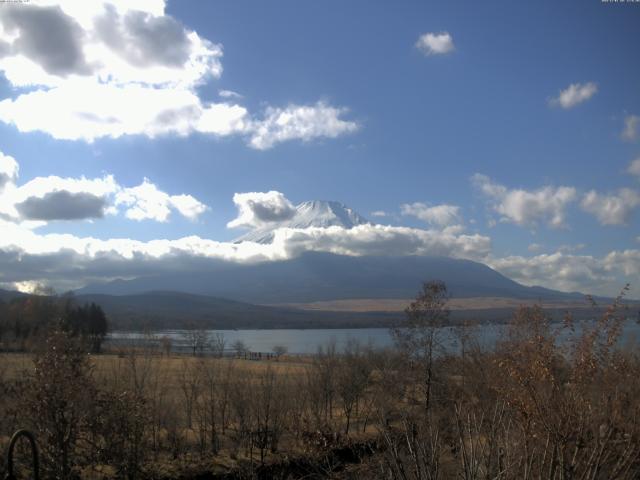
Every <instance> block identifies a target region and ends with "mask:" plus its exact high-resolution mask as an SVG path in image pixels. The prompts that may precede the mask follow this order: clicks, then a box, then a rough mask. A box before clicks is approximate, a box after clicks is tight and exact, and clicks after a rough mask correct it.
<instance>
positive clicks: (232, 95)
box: [218, 90, 243, 98]
mask: <svg viewBox="0 0 640 480" xmlns="http://www.w3.org/2000/svg"><path fill="white" fill-rule="evenodd" d="M218 95H219V96H220V97H222V98H243V96H242V95H240V94H239V93H238V92H234V91H233V90H218Z"/></svg>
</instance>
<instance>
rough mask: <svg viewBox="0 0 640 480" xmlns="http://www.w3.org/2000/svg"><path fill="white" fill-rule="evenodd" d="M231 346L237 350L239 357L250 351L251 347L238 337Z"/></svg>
mask: <svg viewBox="0 0 640 480" xmlns="http://www.w3.org/2000/svg"><path fill="white" fill-rule="evenodd" d="M231 348H232V349H233V351H235V352H236V355H237V356H238V357H241V356H242V355H245V354H246V353H247V352H248V351H249V347H248V346H247V344H246V343H244V342H243V341H242V340H240V339H238V340H236V341H235V342H233V343H232V344H231Z"/></svg>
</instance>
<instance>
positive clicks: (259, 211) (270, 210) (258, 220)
mask: <svg viewBox="0 0 640 480" xmlns="http://www.w3.org/2000/svg"><path fill="white" fill-rule="evenodd" d="M233 203H235V204H236V206H237V207H238V218H236V219H234V220H232V221H230V222H229V223H228V224H227V227H229V228H237V227H245V228H260V227H264V226H266V225H274V224H277V223H279V222H283V221H285V220H289V219H291V218H292V217H293V216H294V215H295V213H296V209H295V207H294V206H293V204H292V203H291V202H290V201H289V200H288V199H287V198H286V197H285V196H284V195H283V194H282V193H280V192H276V191H274V190H272V191H269V192H247V193H236V194H235V195H234V196H233Z"/></svg>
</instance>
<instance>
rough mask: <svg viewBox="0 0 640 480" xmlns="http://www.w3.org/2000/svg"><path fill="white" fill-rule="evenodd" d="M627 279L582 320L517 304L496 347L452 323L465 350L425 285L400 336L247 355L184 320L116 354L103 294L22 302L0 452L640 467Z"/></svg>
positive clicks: (92, 466) (396, 469)
mask: <svg viewBox="0 0 640 480" xmlns="http://www.w3.org/2000/svg"><path fill="white" fill-rule="evenodd" d="M625 292H626V289H625V290H623V292H622V294H621V296H620V297H618V298H617V299H615V300H614V301H613V302H612V304H611V305H610V306H608V307H606V308H599V309H598V310H596V312H597V315H598V316H597V319H596V321H594V322H590V323H589V324H588V325H586V326H584V325H583V327H582V328H577V323H578V322H577V321H576V319H575V318H574V317H572V316H571V315H570V314H567V315H565V316H564V318H562V321H552V318H551V317H550V316H549V314H548V312H545V311H544V310H543V309H542V308H541V307H540V306H538V305H533V306H521V307H519V308H518V309H516V310H515V311H514V312H513V313H512V316H511V318H510V320H509V322H508V323H507V325H506V326H505V328H504V334H503V335H502V336H501V338H500V339H499V340H498V341H497V342H496V344H495V345H494V346H492V347H491V348H486V347H482V346H481V345H480V342H479V341H478V339H477V338H476V337H475V336H474V331H473V330H474V329H473V328H467V326H466V325H464V324H460V325H456V326H454V327H453V329H454V330H455V332H456V335H457V338H458V341H459V345H460V350H459V352H457V353H456V354H451V353H448V352H447V351H446V350H445V349H444V345H443V338H442V335H441V327H442V326H443V325H449V324H450V321H451V311H450V310H449V306H448V305H449V297H448V294H447V289H446V286H445V285H444V284H442V283H439V282H429V283H425V284H424V285H423V288H422V290H421V292H420V294H419V295H418V296H417V297H416V299H415V300H414V301H413V302H412V303H411V304H410V305H409V307H408V308H407V310H406V312H405V317H404V321H403V322H401V323H398V325H397V328H395V329H393V330H392V331H391V335H392V338H393V340H394V345H393V347H392V348H387V349H375V348H372V347H371V346H369V345H366V344H363V343H360V342H358V341H356V340H352V341H349V342H347V344H346V345H345V347H344V349H338V348H337V347H336V344H335V343H333V344H331V343H329V344H327V345H324V346H322V347H321V348H319V349H318V351H317V352H316V353H315V354H313V355H291V354H289V353H288V352H287V351H286V348H284V347H282V346H281V345H274V346H273V348H272V351H271V352H269V354H270V355H269V356H265V357H260V358H252V357H251V355H250V354H249V356H248V358H247V359H245V356H247V354H248V346H247V345H244V344H243V343H242V342H234V343H233V344H231V345H227V344H226V343H225V342H224V338H209V337H203V336H202V334H201V331H200V330H199V329H197V328H194V329H192V330H191V331H189V332H185V333H184V335H186V336H188V337H185V339H184V340H185V342H186V341H188V342H189V343H188V344H189V345H190V346H191V349H192V350H191V352H190V354H188V355H187V354H185V355H176V354H175V352H172V349H171V348H170V346H168V345H167V344H166V343H165V344H163V343H162V342H160V343H158V344H153V345H151V344H148V345H139V346H136V347H132V346H130V347H123V348H121V349H119V350H118V351H112V350H111V349H110V350H109V351H108V352H105V351H103V349H102V346H103V345H102V342H101V341H98V340H100V339H101V340H104V338H105V336H101V334H99V333H96V331H97V329H96V328H94V329H89V328H84V327H81V326H79V324H78V322H77V319H78V318H95V319H97V318H99V317H100V315H98V314H97V313H96V312H97V309H98V308H99V307H97V306H95V307H91V306H90V305H88V306H75V305H73V304H60V303H58V302H56V301H54V300H53V299H51V300H50V301H44V300H36V301H31V302H30V301H29V300H25V304H24V305H23V306H24V309H19V313H20V315H19V317H14V319H15V318H19V320H20V321H21V322H24V323H23V325H24V326H25V329H22V330H19V331H20V332H22V334H23V338H19V337H16V338H12V337H11V336H12V335H14V334H15V332H16V331H17V330H16V325H15V322H14V324H13V325H11V324H10V323H7V322H1V323H0V324H1V325H2V330H0V333H1V336H0V340H2V341H8V340H12V341H16V342H17V341H18V340H20V343H19V345H20V346H21V347H22V351H21V352H19V353H6V352H5V353H2V354H0V450H1V451H2V452H5V453H6V448H7V442H8V435H10V434H11V433H12V432H13V431H14V430H16V429H18V428H29V429H31V430H33V431H34V432H35V433H36V437H37V440H38V443H39V445H40V451H41V457H42V458H41V460H42V468H43V469H44V471H43V472H42V474H43V476H42V478H63V479H76V478H82V479H111V478H128V479H135V478H144V479H146V478H154V479H169V478H184V479H187V478H318V479H320V478H381V479H382V478H384V479H394V480H395V479H416V480H422V479H449V478H463V479H469V480H470V479H480V478H482V479H485V478H491V479H508V480H511V479H513V480H515V479H562V480H565V479H566V480H569V479H577V478H589V479H613V478H617V479H634V478H638V476H639V475H640V383H639V382H638V381H637V378H638V376H639V375H640V352H638V349H637V348H629V347H627V346H624V345H620V344H619V342H618V339H619V336H620V334H621V331H622V328H623V326H624V323H625V322H626V321H633V318H635V317H634V315H633V312H630V311H629V310H628V309H626V308H625V305H624V302H623V295H624V293H625ZM40 302H44V303H40ZM92 311H93V312H94V313H93V317H92V316H91V315H90V312H92ZM78 312H85V313H84V314H81V313H78ZM14 313H16V312H14ZM5 314H6V311H5ZM85 314H86V315H87V317H83V316H82V315H85ZM594 315H595V314H594ZM0 318H8V317H6V316H5V317H0ZM71 318H75V319H76V321H73V322H72V321H71V320H70V319H71ZM85 321H86V320H85ZM94 323H96V324H98V323H99V322H94ZM26 326H29V329H28V330H27V329H26ZM9 327H11V328H9ZM12 328H13V331H12ZM25 332H28V334H27V333H25ZM560 337H562V338H563V341H562V342H559V341H558V339H559V338H560ZM204 342H209V343H211V344H213V345H214V347H215V348H214V349H213V350H212V352H213V354H211V355H203V354H202V353H203V344H204ZM16 345H18V343H16ZM216 348H217V350H216ZM229 350H231V351H233V355H232V356H231V357H229V356H225V355H224V352H225V351H229ZM250 360H253V361H250ZM23 453H24V452H23ZM18 460H19V462H18V464H19V465H21V466H22V467H21V468H23V471H22V474H23V475H27V476H28V461H27V460H26V459H25V457H24V456H22V457H20V458H19V459H18ZM2 468H4V466H3V467H2ZM4 474H5V472H4V471H0V475H4Z"/></svg>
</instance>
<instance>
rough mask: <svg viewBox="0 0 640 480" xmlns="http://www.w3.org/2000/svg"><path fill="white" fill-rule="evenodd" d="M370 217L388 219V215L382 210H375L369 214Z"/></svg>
mask: <svg viewBox="0 0 640 480" xmlns="http://www.w3.org/2000/svg"><path fill="white" fill-rule="evenodd" d="M371 216H372V217H388V216H389V214H388V213H387V212H385V211H384V210H375V211H373V212H371Z"/></svg>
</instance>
